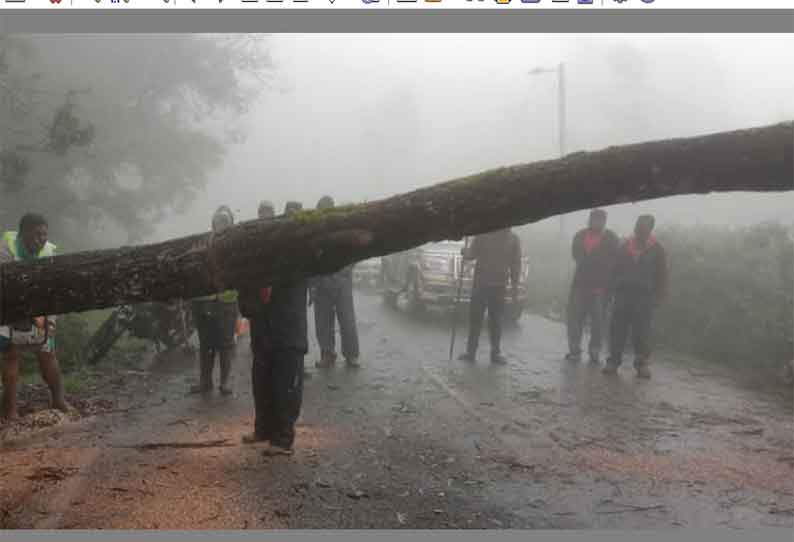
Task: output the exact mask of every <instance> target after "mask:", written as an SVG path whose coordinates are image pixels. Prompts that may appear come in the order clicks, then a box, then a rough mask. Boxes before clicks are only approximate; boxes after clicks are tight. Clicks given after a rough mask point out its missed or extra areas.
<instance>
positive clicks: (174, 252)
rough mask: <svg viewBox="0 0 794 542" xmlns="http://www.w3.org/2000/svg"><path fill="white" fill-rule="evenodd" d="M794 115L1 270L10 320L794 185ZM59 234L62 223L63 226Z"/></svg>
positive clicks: (191, 292)
mask: <svg viewBox="0 0 794 542" xmlns="http://www.w3.org/2000/svg"><path fill="white" fill-rule="evenodd" d="M793 144H794V123H792V122H787V123H783V124H777V125H772V126H766V127H761V128H754V129H748V130H740V131H733V132H724V133H718V134H711V135H706V136H701V137H694V138H686V139H674V140H667V141H658V142H650V143H642V144H637V145H629V146H622V147H613V148H607V149H605V150H602V151H598V152H588V153H576V154H572V155H569V156H566V157H565V158H562V159H559V160H550V161H543V162H536V163H532V164H526V165H518V166H512V167H505V168H501V169H495V170H491V171H486V172H483V173H479V174H477V175H473V176H470V177H466V178H462V179H457V180H453V181H448V182H444V183H440V184H436V185H433V186H429V187H427V188H422V189H419V190H416V191H413V192H409V193H405V194H400V195H396V196H393V197H390V198H387V199H383V200H380V201H375V202H371V203H366V204H361V205H353V206H347V207H339V208H336V209H330V210H326V211H305V212H301V213H299V214H297V215H295V216H293V217H290V218H286V217H278V218H277V219H276V220H274V221H272V222H269V223H268V222H262V221H258V220H254V221H248V222H242V223H240V224H238V225H236V226H235V227H233V228H230V229H228V230H226V231H224V232H222V233H221V234H220V235H218V236H215V237H213V236H211V235H210V234H208V233H207V234H199V235H193V236H190V237H184V238H180V239H173V240H170V241H166V242H163V243H158V244H152V245H145V246H138V247H124V248H120V249H115V250H103V251H95V252H82V253H76V254H69V255H63V256H57V257H55V258H51V259H45V260H41V261H37V262H33V263H11V264H6V265H3V266H2V267H0V322H1V323H7V322H10V321H14V320H17V319H20V318H24V317H28V316H31V315H36V314H63V313H68V312H78V311H84V310H90V309H98V308H104V307H111V306H117V305H120V304H125V303H135V302H141V301H149V300H157V301H167V300H171V299H177V298H190V297H194V296H198V295H204V294H208V293H211V292H216V291H221V290H223V289H226V288H239V287H243V286H251V285H261V284H278V283H282V282H288V281H290V280H291V279H295V278H297V277H301V276H311V275H317V274H323V273H328V272H332V271H335V270H337V269H339V268H341V267H342V266H344V265H347V264H349V263H352V262H355V261H360V260H364V259H367V258H370V257H374V256H379V255H384V254H389V253H392V252H397V251H401V250H406V249H408V248H411V247H414V246H418V245H421V244H423V243H426V242H430V241H437V240H442V239H459V238H461V237H462V236H464V235H473V234H478V233H483V232H487V231H492V230H494V229H498V228H502V227H507V226H513V225H518V224H526V223H531V222H536V221H538V220H542V219H545V218H548V217H551V216H554V215H558V214H562V213H567V212H572V211H576V210H580V209H587V208H592V207H595V206H602V205H610V204H615V203H623V202H631V201H640V200H648V199H654V198H663V197H668V196H674V195H679V194H706V193H709V192H728V191H789V190H792V189H794V172H793V169H792V146H793ZM53 234H54V236H57V232H53Z"/></svg>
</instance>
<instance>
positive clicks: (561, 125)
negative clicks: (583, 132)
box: [557, 62, 566, 243]
mask: <svg viewBox="0 0 794 542" xmlns="http://www.w3.org/2000/svg"><path fill="white" fill-rule="evenodd" d="M565 105H566V104H565V63H563V62H560V63H559V64H558V65H557V128H558V130H559V135H558V137H559V144H560V158H562V157H563V156H565V143H566V141H565ZM563 239H565V215H560V243H562V241H563Z"/></svg>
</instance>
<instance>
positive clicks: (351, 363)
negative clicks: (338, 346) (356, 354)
mask: <svg viewBox="0 0 794 542" xmlns="http://www.w3.org/2000/svg"><path fill="white" fill-rule="evenodd" d="M345 364H346V365H347V366H348V367H350V368H351V369H358V368H360V367H361V364H360V363H359V362H358V358H353V357H351V358H347V359H346V360H345Z"/></svg>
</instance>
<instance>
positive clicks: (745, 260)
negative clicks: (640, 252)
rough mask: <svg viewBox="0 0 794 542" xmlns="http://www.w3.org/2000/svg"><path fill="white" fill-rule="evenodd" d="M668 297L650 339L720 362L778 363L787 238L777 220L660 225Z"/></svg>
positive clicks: (787, 321) (788, 296) (786, 326)
mask: <svg viewBox="0 0 794 542" xmlns="http://www.w3.org/2000/svg"><path fill="white" fill-rule="evenodd" d="M658 237H659V240H660V242H661V243H663V245H664V246H665V247H667V249H668V252H669V254H670V256H669V258H670V288H671V292H670V298H669V299H668V301H667V302H666V303H665V304H664V305H663V306H662V307H661V308H660V310H659V311H658V314H657V318H656V326H655V332H656V335H657V340H658V341H659V342H660V343H661V344H664V345H666V346H668V347H671V348H677V349H680V350H681V351H683V352H686V353H690V354H693V355H696V356H700V357H703V358H705V359H710V360H714V361H717V362H720V363H723V364H728V365H734V366H743V367H754V366H778V365H779V364H780V363H781V361H782V360H784V359H786V356H787V350H788V348H787V340H788V339H789V338H790V337H791V333H792V326H793V325H794V323H793V322H792V310H793V309H792V307H794V299H793V297H792V289H793V288H794V280H793V279H792V242H791V239H790V238H789V237H788V232H787V231H786V228H785V227H783V226H782V225H780V224H760V225H757V226H754V227H752V228H747V229H743V230H735V231H727V230H718V229H706V228H697V229H696V228H688V229H681V228H678V229H672V228H670V229H667V230H665V231H662V232H660V233H659V236H658Z"/></svg>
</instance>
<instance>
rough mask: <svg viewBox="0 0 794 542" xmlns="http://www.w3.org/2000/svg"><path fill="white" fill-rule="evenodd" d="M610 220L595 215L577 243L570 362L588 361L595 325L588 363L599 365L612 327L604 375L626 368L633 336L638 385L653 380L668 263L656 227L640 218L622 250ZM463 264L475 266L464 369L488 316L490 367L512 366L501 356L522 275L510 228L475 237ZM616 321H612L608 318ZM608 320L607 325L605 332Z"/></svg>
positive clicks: (600, 213) (650, 218)
mask: <svg viewBox="0 0 794 542" xmlns="http://www.w3.org/2000/svg"><path fill="white" fill-rule="evenodd" d="M606 222H607V213H606V211H604V210H603V209H594V210H593V211H591V213H590V218H589V222H588V225H587V227H586V228H584V229H582V230H581V231H579V232H577V234H576V235H575V236H574V239H573V246H572V253H573V259H574V260H575V262H576V271H575V273H574V278H573V282H572V285H571V291H570V296H569V299H568V307H567V311H566V312H567V331H568V345H569V352H568V354H567V355H566V356H565V357H566V359H567V360H569V361H577V362H578V361H580V360H581V357H582V349H581V343H582V335H583V332H584V327H585V324H586V323H589V328H590V342H589V345H588V353H589V355H590V362H591V363H593V364H600V355H601V350H602V343H603V335H604V332H605V331H606V330H607V327H608V334H609V357H608V358H607V360H606V364H605V366H604V368H603V372H604V373H605V374H615V373H616V372H617V370H618V368H619V367H620V366H621V364H622V361H623V353H624V350H625V347H626V342H627V340H628V338H629V335H631V339H632V346H633V348H634V354H635V359H634V368H635V369H636V371H637V376H639V377H640V378H650V375H651V374H650V370H649V369H648V360H649V358H650V354H651V346H650V334H651V321H652V316H653V311H654V309H655V308H656V307H657V306H658V305H659V304H660V303H661V301H662V300H663V299H664V297H665V296H666V293H667V258H666V254H665V251H664V249H663V248H662V246H661V244H660V243H659V242H658V241H657V240H656V238H655V236H654V235H653V229H654V225H655V219H654V217H653V216H652V215H642V216H640V217H639V218H638V219H637V222H636V225H635V229H634V234H633V235H632V236H630V237H629V238H628V239H626V240H625V241H623V242H621V241H620V239H619V238H618V236H617V235H616V234H615V233H614V232H613V231H611V230H609V229H607V228H606ZM462 255H463V257H464V259H475V260H476V266H475V268H474V280H473V283H472V291H471V302H470V307H469V338H468V342H467V348H466V351H465V352H464V353H463V354H462V355H461V356H460V357H459V359H460V360H461V361H467V362H473V361H474V360H475V359H476V352H477V346H478V342H479V336H480V329H481V327H482V322H483V318H484V314H485V311H486V310H487V312H488V324H489V335H490V341H491V362H492V363H495V364H504V363H506V359H505V357H504V356H503V355H502V353H501V348H500V342H501V335H502V323H503V312H504V306H505V297H506V293H507V284H508V281H509V283H510V286H511V295H512V297H513V300H514V302H515V298H516V296H517V292H518V286H519V277H520V273H521V243H520V241H519V239H518V236H517V235H516V234H515V233H513V232H512V231H511V230H510V229H509V228H507V229H502V230H498V231H494V232H490V233H486V234H483V235H479V236H476V237H474V239H473V241H472V243H471V246H467V247H465V248H464V249H463V250H462ZM610 313H611V318H607V315H608V314H610ZM607 320H609V325H608V326H607Z"/></svg>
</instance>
